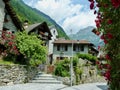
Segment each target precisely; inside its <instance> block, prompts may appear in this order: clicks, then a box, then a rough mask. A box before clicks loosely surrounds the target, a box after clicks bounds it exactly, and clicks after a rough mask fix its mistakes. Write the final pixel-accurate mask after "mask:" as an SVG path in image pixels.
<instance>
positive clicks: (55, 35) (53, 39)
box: [48, 25, 58, 63]
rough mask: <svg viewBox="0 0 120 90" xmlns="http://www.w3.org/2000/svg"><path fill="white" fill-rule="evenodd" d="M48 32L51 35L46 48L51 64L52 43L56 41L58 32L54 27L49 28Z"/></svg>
mask: <svg viewBox="0 0 120 90" xmlns="http://www.w3.org/2000/svg"><path fill="white" fill-rule="evenodd" d="M49 29H50V32H51V34H52V37H51V40H49V47H48V49H49V50H48V53H49V62H50V63H52V60H53V59H52V58H53V42H54V41H55V40H57V36H58V32H57V30H56V27H55V26H54V25H52V26H50V27H49Z"/></svg>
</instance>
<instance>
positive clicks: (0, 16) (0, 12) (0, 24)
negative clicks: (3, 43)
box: [0, 0, 5, 37]
mask: <svg viewBox="0 0 120 90" xmlns="http://www.w3.org/2000/svg"><path fill="white" fill-rule="evenodd" d="M4 8H5V4H4V2H3V0H0V37H1V33H2V28H3V22H4V15H5V12H4Z"/></svg>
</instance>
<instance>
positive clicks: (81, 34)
mask: <svg viewBox="0 0 120 90" xmlns="http://www.w3.org/2000/svg"><path fill="white" fill-rule="evenodd" d="M93 28H94V27H93V26H88V27H86V28H83V29H80V30H79V31H78V32H77V33H76V34H71V35H69V37H70V38H71V39H74V40H88V41H90V42H91V43H93V44H94V45H95V46H99V45H100V46H103V45H104V43H103V41H102V40H101V39H100V37H99V36H97V35H95V34H94V33H93V32H92V30H93Z"/></svg>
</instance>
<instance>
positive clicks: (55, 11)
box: [24, 0, 95, 33]
mask: <svg viewBox="0 0 120 90" xmlns="http://www.w3.org/2000/svg"><path fill="white" fill-rule="evenodd" d="M24 1H25V0H24ZM33 1H34V2H33ZM73 2H74V0H31V1H30V2H29V3H28V5H30V6H32V7H34V8H37V9H38V10H40V11H42V12H44V13H45V14H47V15H49V16H50V17H51V18H53V19H54V20H55V21H56V22H57V23H58V24H59V25H61V26H62V27H63V28H64V30H65V32H67V33H69V31H70V29H73V30H74V32H77V31H78V30H80V29H81V28H84V27H86V26H91V25H92V26H95V23H94V19H95V16H94V15H93V12H92V11H89V10H88V11H86V10H87V9H88V7H89V5H88V7H87V6H86V5H81V4H80V3H77V4H73ZM81 2H83V1H81Z"/></svg>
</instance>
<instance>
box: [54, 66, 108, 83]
mask: <svg viewBox="0 0 120 90" xmlns="http://www.w3.org/2000/svg"><path fill="white" fill-rule="evenodd" d="M80 68H81V67H80ZM82 71H83V73H82V75H81V79H79V82H78V83H76V77H75V75H74V76H73V85H75V84H83V83H95V82H106V80H105V79H104V77H103V76H100V75H99V74H98V72H97V69H96V66H92V65H89V66H82ZM55 77H56V78H57V79H58V80H60V81H62V82H63V84H66V85H70V78H69V77H57V76H55ZM77 81H78V80H77Z"/></svg>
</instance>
